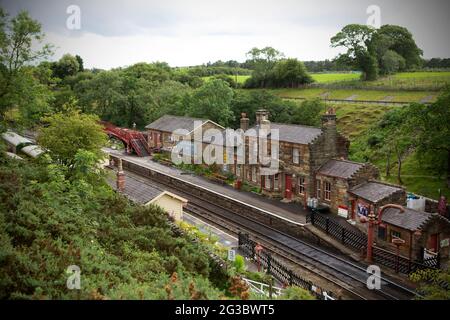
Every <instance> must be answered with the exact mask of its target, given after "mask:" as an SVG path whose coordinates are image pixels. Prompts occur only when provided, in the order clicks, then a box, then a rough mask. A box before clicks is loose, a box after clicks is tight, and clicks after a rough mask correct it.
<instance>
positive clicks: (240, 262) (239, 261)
mask: <svg viewBox="0 0 450 320" xmlns="http://www.w3.org/2000/svg"><path fill="white" fill-rule="evenodd" d="M233 266H234V267H235V268H236V272H237V273H242V272H244V271H245V269H246V266H245V259H244V257H243V256H241V255H239V254H237V255H236V257H235V260H234V263H233Z"/></svg>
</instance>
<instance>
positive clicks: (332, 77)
mask: <svg viewBox="0 0 450 320" xmlns="http://www.w3.org/2000/svg"><path fill="white" fill-rule="evenodd" d="M311 76H312V78H313V79H314V80H315V81H317V82H318V83H330V82H338V81H345V80H358V79H359V78H360V76H361V75H360V74H359V73H311Z"/></svg>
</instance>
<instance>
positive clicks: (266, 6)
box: [0, 0, 450, 69]
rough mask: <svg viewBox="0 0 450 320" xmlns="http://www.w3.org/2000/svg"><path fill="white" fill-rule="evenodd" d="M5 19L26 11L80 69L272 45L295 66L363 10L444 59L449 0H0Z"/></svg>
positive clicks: (317, 53) (183, 62) (328, 53)
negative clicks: (73, 17) (372, 9)
mask: <svg viewBox="0 0 450 320" xmlns="http://www.w3.org/2000/svg"><path fill="white" fill-rule="evenodd" d="M0 3H1V6H2V7H3V8H5V9H6V10H7V11H8V12H9V13H10V15H12V16H13V15H14V14H16V13H17V12H18V11H19V10H23V9H25V10H28V11H29V12H30V14H31V15H32V16H33V17H34V18H35V19H37V20H39V21H40V22H41V23H42V25H43V29H44V32H45V33H46V35H47V38H46V40H47V42H50V43H52V44H54V45H56V47H57V49H56V52H55V55H54V57H53V59H59V58H60V57H61V56H62V55H63V54H64V53H71V54H79V55H80V56H81V57H82V58H83V59H84V62H85V66H86V67H88V68H90V67H97V68H103V69H109V68H113V67H119V66H126V65H130V64H133V63H136V62H141V61H146V62H152V61H157V60H158V61H166V62H168V63H169V64H170V65H171V66H187V65H197V64H202V63H206V62H208V61H215V60H219V59H221V60H230V59H233V60H238V61H244V60H245V53H246V52H247V51H248V50H249V49H251V48H252V47H264V46H272V47H275V48H276V49H278V50H280V51H282V52H283V53H284V54H285V55H286V56H288V57H296V58H299V59H301V60H323V59H331V58H333V57H334V56H335V55H336V54H337V53H338V52H339V51H337V50H336V49H332V48H330V38H331V37H332V36H333V35H334V34H336V33H337V32H338V31H339V30H340V29H341V28H342V27H343V26H345V25H346V24H349V23H362V24H364V23H366V22H367V18H368V14H367V13H366V10H367V7H368V6H369V5H378V6H379V7H380V9H381V23H382V24H398V25H402V26H405V27H407V28H408V29H409V30H410V31H411V32H412V33H413V35H414V37H415V39H416V42H417V43H418V45H419V47H420V48H422V49H423V50H424V56H425V57H426V58H431V57H450V40H449V39H450V36H449V31H450V19H449V17H448V14H449V12H450V1H448V0H428V1H425V0H386V1H385V0H369V1H367V0H358V1H357V0H341V1H339V0H337V1H336V0H334V1H332V0H315V1H314V0H308V1H303V0H276V1H275V0H255V1H253V0H237V1H236V0H221V1H216V0H184V1H181V0H160V1H153V0H97V1H96V0H14V1H13V0H0ZM70 5H77V6H79V8H80V9H81V28H80V29H79V30H70V29H68V28H67V26H66V21H67V19H68V18H69V14H67V13H66V10H67V7H68V6H70Z"/></svg>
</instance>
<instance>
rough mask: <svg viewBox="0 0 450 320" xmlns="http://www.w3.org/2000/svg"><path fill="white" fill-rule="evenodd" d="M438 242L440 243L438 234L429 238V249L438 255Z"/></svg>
mask: <svg viewBox="0 0 450 320" xmlns="http://www.w3.org/2000/svg"><path fill="white" fill-rule="evenodd" d="M438 241H439V234H438V233H435V234H432V235H431V236H430V237H429V238H428V243H427V249H428V250H430V251H433V252H435V253H437V252H438Z"/></svg>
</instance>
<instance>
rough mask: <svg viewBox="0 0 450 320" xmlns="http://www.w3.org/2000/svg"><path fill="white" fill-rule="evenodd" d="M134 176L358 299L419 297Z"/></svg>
mask: <svg viewBox="0 0 450 320" xmlns="http://www.w3.org/2000/svg"><path fill="white" fill-rule="evenodd" d="M132 175H133V176H135V177H136V178H139V179H141V181H142V182H143V183H145V180H147V182H148V180H151V181H152V182H154V183H156V184H159V185H163V186H164V188H165V189H167V190H168V191H175V192H176V193H177V194H179V195H180V196H182V197H185V198H186V199H188V200H189V204H188V207H187V208H186V209H187V211H188V212H189V213H191V214H193V215H196V216H197V217H199V218H202V219H205V220H208V222H209V223H212V224H214V225H216V226H218V227H220V228H221V229H225V230H226V231H230V232H232V233H235V234H236V233H237V232H239V231H240V232H244V233H248V234H250V235H251V236H252V237H253V238H254V239H257V240H258V241H259V242H261V243H262V244H264V245H265V247H266V248H267V249H269V250H270V251H272V252H273V253H275V254H277V255H280V256H281V257H283V258H284V259H287V260H289V261H290V262H292V263H294V264H296V265H298V266H299V267H301V268H304V269H307V270H308V271H310V272H313V273H314V274H316V275H317V276H319V277H321V278H323V279H325V280H327V281H329V282H331V283H333V284H334V285H337V286H339V287H340V288H342V289H343V290H344V291H346V292H347V293H348V294H349V295H351V296H353V297H355V298H357V299H365V300H380V299H388V300H407V299H412V298H413V297H414V296H415V292H414V291H412V290H411V289H409V288H407V287H404V286H402V285H399V284H397V283H395V282H394V281H392V280H390V279H388V278H387V277H385V276H382V277H381V289H379V290H369V289H368V288H367V285H366V281H367V278H368V276H369V274H368V273H367V272H366V267H364V266H362V265H359V264H357V263H354V262H351V261H349V260H348V259H345V258H343V257H340V256H338V255H337V254H334V253H331V252H329V251H326V250H324V249H322V248H319V247H318V246H316V245H312V244H310V243H307V242H305V241H303V240H300V239H298V238H294V237H292V236H290V235H287V234H285V233H283V232H280V231H279V230H276V229H274V228H272V227H270V226H268V225H265V224H262V223H259V222H256V221H253V220H250V219H248V218H246V217H244V216H242V215H240V214H237V213H235V212H233V211H230V210H229V209H226V208H223V207H222V206H219V205H217V204H216V203H213V202H210V201H207V200H205V199H202V198H200V197H198V196H195V195H192V194H190V193H188V192H187V191H185V190H183V189H182V188H180V187H179V186H177V185H169V184H166V183H164V182H163V181H159V180H157V181H155V180H153V179H151V177H147V176H145V177H142V176H141V175H138V174H135V173H132Z"/></svg>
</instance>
